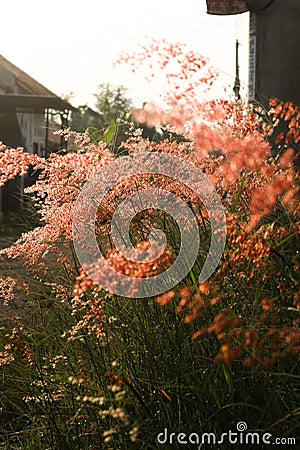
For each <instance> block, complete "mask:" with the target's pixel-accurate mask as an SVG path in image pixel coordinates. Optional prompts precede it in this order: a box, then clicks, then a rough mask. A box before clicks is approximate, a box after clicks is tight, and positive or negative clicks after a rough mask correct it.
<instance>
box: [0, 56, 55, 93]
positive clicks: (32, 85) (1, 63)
mask: <svg viewBox="0 0 300 450" xmlns="http://www.w3.org/2000/svg"><path fill="white" fill-rule="evenodd" d="M1 69H2V71H3V69H4V71H5V72H6V73H7V72H8V74H9V73H11V74H13V75H14V77H15V79H16V82H17V83H18V84H19V85H20V87H22V88H23V89H25V90H26V91H28V92H27V93H28V94H33V95H45V96H54V97H57V95H55V94H54V93H53V92H51V91H49V89H47V88H45V86H43V85H42V84H40V83H39V82H38V81H36V80H35V79H34V78H32V77H31V76H30V75H28V74H27V73H26V72H24V71H23V70H21V69H19V68H18V67H17V66H15V65H14V64H12V63H11V62H10V61H8V60H7V59H6V58H4V57H3V56H2V55H0V83H1V85H2V84H3V83H2V82H1Z"/></svg>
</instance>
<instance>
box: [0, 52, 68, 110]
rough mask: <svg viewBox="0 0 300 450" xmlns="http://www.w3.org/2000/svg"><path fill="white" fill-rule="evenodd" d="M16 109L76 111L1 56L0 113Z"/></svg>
mask: <svg viewBox="0 0 300 450" xmlns="http://www.w3.org/2000/svg"><path fill="white" fill-rule="evenodd" d="M14 108H33V109H35V110H36V109H39V110H40V109H42V108H52V109H57V110H59V111H64V110H75V109H76V108H74V107H73V106H72V105H70V104H69V103H68V102H66V101H65V100H63V99H61V98H60V97H58V96H57V95H56V94H54V93H53V92H51V91H50V90H49V89H47V88H46V87H45V86H43V85H42V84H41V83H39V82H38V81H36V80H35V79H34V78H32V77H31V76H30V75H28V74H27V73H26V72H24V71H23V70H21V69H19V67H17V66H15V65H14V64H12V63H11V62H10V61H8V60H7V59H6V58H4V57H3V56H2V55H0V111H7V110H9V109H14Z"/></svg>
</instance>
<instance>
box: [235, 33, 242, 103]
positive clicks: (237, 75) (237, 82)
mask: <svg viewBox="0 0 300 450" xmlns="http://www.w3.org/2000/svg"><path fill="white" fill-rule="evenodd" d="M240 87H241V82H240V67H239V41H238V39H237V40H236V41H235V80H234V86H233V92H234V95H235V99H236V100H240V99H241V96H240Z"/></svg>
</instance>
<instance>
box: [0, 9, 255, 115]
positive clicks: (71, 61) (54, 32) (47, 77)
mask: <svg viewBox="0 0 300 450" xmlns="http://www.w3.org/2000/svg"><path fill="white" fill-rule="evenodd" d="M248 20H249V18H248V14H242V15H238V16H225V17H218V16H209V15H208V14H206V2H205V0H151V1H149V2H147V1H145V0H144V1H142V0H126V1H124V0H107V1H103V0H84V1H80V2H79V1H78V2H76V0H75V1H74V0H72V1H71V0H51V2H41V1H40V0H26V1H23V0H16V1H9V2H2V4H1V40H0V42H1V46H0V54H2V55H3V56H4V57H5V58H7V59H9V60H10V61H11V62H12V63H14V64H15V65H17V66H18V67H20V68H21V69H23V70H24V71H25V72H27V73H29V74H30V75H31V76H33V77H34V78H35V79H36V80H37V81H39V82H40V83H42V84H44V85H45V86H46V87H47V88H48V89H50V90H52V91H53V92H55V93H56V94H58V95H65V94H69V93H71V92H73V94H74V96H73V99H72V100H71V102H72V103H73V104H74V105H75V106H78V105H79V104H85V103H89V105H90V106H93V95H92V94H93V93H95V92H97V86H98V85H99V84H100V83H105V82H110V83H111V84H123V85H124V86H126V87H127V88H128V89H129V96H130V97H131V98H132V99H133V100H134V102H135V105H136V106H140V105H141V103H142V102H143V101H144V100H150V99H155V97H156V95H157V93H158V90H159V80H158V81H157V83H156V84H155V85H153V86H152V87H151V86H149V85H148V83H147V82H145V81H144V79H143V75H142V74H141V75H138V74H136V75H133V74H131V72H130V70H129V69H127V68H124V67H123V66H122V67H119V68H116V69H114V68H113V62H114V61H115V60H116V59H117V58H118V56H119V54H120V52H121V51H122V50H127V51H130V50H134V49H136V48H137V45H138V44H139V43H142V44H143V43H145V37H146V36H148V37H150V38H156V39H159V38H165V39H166V40H168V41H171V42H181V43H186V44H187V45H188V47H189V48H191V49H193V50H195V51H197V52H199V53H201V54H203V55H204V56H208V57H209V58H210V60H211V62H212V64H213V65H214V66H215V67H217V68H218V69H219V70H220V76H221V82H222V84H223V85H226V86H232V84H233V82H234V70H235V39H236V38H238V39H239V40H240V44H241V47H240V63H241V64H240V65H241V79H242V81H243V82H244V83H245V85H246V84H247V76H248V75H247V70H248V69H247V62H248V61H247V59H248V56H247V54H248ZM245 92H246V86H245Z"/></svg>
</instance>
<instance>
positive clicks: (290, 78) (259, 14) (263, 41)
mask: <svg viewBox="0 0 300 450" xmlns="http://www.w3.org/2000/svg"><path fill="white" fill-rule="evenodd" d="M206 3H207V12H208V13H209V14H218V15H227V14H240V13H244V12H246V11H249V12H250V26H249V90H248V92H249V100H250V101H253V100H257V101H259V102H260V103H261V104H263V105H264V106H266V107H267V106H268V104H269V100H270V99H271V98H278V99H279V100H282V101H291V102H292V103H294V104H296V105H300V83H299V79H300V58H299V48H300V32H299V24H300V1H299V0H206Z"/></svg>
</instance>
